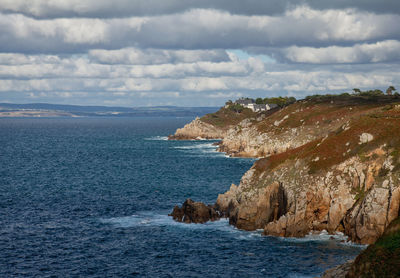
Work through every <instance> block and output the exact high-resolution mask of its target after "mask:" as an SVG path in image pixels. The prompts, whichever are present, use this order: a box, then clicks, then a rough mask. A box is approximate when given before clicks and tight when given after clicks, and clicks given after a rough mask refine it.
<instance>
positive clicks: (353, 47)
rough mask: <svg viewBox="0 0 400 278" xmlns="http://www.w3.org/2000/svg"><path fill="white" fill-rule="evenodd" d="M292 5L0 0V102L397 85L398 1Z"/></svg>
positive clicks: (179, 97)
mask: <svg viewBox="0 0 400 278" xmlns="http://www.w3.org/2000/svg"><path fill="white" fill-rule="evenodd" d="M298 3H299V1H295V0H282V1H280V0H279V1H278V0H271V1H258V0H249V1H238V0H213V1H211V0H202V1H198V0H187V1H186V0H185V1H181V0H164V1H160V0H147V1H140V0H133V1H131V0H115V1H108V0H107V1H106V0H96V1H95V0H86V1H85V0H80V1H77V0H70V1H62V0H51V1H44V0H35V1H23V0H12V1H11V0H0V101H4V100H7V101H13V102H32V101H35V102H40V101H42V102H53V103H54V102H61V103H74V104H79V103H80V104H100V105H101V104H106V105H111V104H112V105H123V106H128V105H134V106H138V105H150V104H152V105H163V104H164V105H165V104H167V103H173V104H176V105H189V106H190V105H199V106H200V105H201V106H208V105H222V104H223V103H224V102H225V101H226V100H227V99H228V98H231V99H233V98H236V97H240V96H252V97H257V96H263V97H265V96H277V95H292V96H296V97H302V96H305V95H308V94H312V93H326V92H329V93H337V92H343V91H346V90H347V91H349V90H350V89H351V88H354V87H357V88H362V89H371V88H380V89H384V88H385V87H387V86H389V85H394V86H396V84H397V83H396V82H398V80H400V73H399V72H398V70H397V69H398V66H399V63H400V59H399V58H400V54H399V53H400V29H399V28H397V26H398V22H400V13H399V6H400V2H399V1H392V0H387V1H384V3H382V2H377V1H372V0H354V1H344V0H337V1H327V0H319V1H317V0H304V1H301V5H299V4H298ZM19 99H20V100H21V101H18V100H19Z"/></svg>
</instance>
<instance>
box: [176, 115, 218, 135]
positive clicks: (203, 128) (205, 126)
mask: <svg viewBox="0 0 400 278" xmlns="http://www.w3.org/2000/svg"><path fill="white" fill-rule="evenodd" d="M225 133H226V131H225V130H223V129H220V128H217V127H215V126H213V125H211V124H209V123H206V122H203V121H201V120H200V119H199V118H196V119H195V120H193V121H192V122H190V123H188V124H187V125H185V126H184V127H183V128H179V129H178V130H177V131H176V132H175V134H174V135H171V136H169V137H168V138H169V139H170V140H193V139H222V138H224V137H225Z"/></svg>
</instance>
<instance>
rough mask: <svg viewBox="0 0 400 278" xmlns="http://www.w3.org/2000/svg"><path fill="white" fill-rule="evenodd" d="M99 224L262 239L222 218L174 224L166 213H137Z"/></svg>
mask: <svg viewBox="0 0 400 278" xmlns="http://www.w3.org/2000/svg"><path fill="white" fill-rule="evenodd" d="M100 222H101V223H103V224H110V225H112V226H114V227H116V228H133V227H145V226H149V227H151V226H153V227H155V226H158V227H165V226H173V227H176V228H179V229H190V230H210V231H211V232H213V231H214V232H215V231H222V232H224V233H225V234H226V235H230V236H232V237H233V238H235V239H236V240H244V241H248V240H260V239H261V238H262V232H261V231H243V230H239V229H237V228H235V227H234V226H231V225H229V220H228V219H225V218H222V219H220V220H217V221H209V222H206V223H203V224H195V223H190V224H187V223H181V222H176V221H174V220H173V219H172V217H170V216H168V212H165V213H160V212H158V213H154V212H138V213H136V214H134V215H131V216H122V217H112V218H101V219H100Z"/></svg>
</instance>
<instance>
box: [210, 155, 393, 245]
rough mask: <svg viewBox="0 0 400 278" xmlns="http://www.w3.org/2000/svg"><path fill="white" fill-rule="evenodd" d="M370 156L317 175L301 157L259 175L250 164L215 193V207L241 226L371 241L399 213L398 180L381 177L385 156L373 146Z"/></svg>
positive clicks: (275, 232)
mask: <svg viewBox="0 0 400 278" xmlns="http://www.w3.org/2000/svg"><path fill="white" fill-rule="evenodd" d="M371 157H374V158H373V159H370V160H369V161H368V162H365V161H364V162H363V161H361V160H360V158H358V157H351V158H350V159H347V160H346V161H344V162H342V163H340V164H339V165H335V166H333V167H331V168H330V169H329V171H322V172H320V173H318V174H310V173H309V171H308V166H307V164H306V163H305V162H304V161H301V160H297V161H289V162H287V163H285V164H283V165H282V166H280V167H279V168H278V169H275V170H274V171H265V172H261V173H260V172H259V171H257V169H256V167H254V166H253V167H252V169H250V170H249V171H248V172H247V173H246V174H245V175H244V176H243V178H242V180H241V183H240V185H239V186H235V185H233V186H231V189H230V190H229V191H228V192H226V193H225V194H221V195H219V197H218V200H217V203H216V206H217V207H219V208H221V211H222V212H223V213H224V214H225V215H227V216H228V217H229V219H230V223H231V224H233V225H235V226H236V227H238V228H240V229H244V230H254V229H264V233H265V234H266V235H274V236H293V237H299V236H304V235H306V234H308V233H309V232H311V231H322V230H327V231H328V232H330V233H333V232H337V231H339V232H344V233H345V234H346V235H348V236H349V238H350V239H351V240H352V241H354V242H359V243H363V244H370V243H373V242H375V241H376V239H377V238H378V237H379V236H380V235H381V234H382V233H383V231H384V229H385V227H386V226H387V225H388V223H390V221H391V220H393V219H395V218H396V217H397V216H398V215H399V202H400V187H399V182H398V181H396V182H395V181H394V177H392V176H391V175H390V174H387V175H385V176H381V175H382V174H381V173H382V171H381V169H382V167H383V165H385V164H386V166H385V167H388V166H387V164H388V163H389V164H390V156H388V154H386V153H385V152H383V151H382V149H378V150H374V151H372V152H371ZM389 167H390V166H389Z"/></svg>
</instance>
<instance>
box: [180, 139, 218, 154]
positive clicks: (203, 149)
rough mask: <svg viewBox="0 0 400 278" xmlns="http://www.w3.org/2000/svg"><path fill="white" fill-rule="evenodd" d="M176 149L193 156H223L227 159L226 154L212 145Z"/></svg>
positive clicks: (187, 146) (195, 145)
mask: <svg viewBox="0 0 400 278" xmlns="http://www.w3.org/2000/svg"><path fill="white" fill-rule="evenodd" d="M173 148H174V149H177V150H181V151H183V152H185V153H189V154H191V155H193V154H194V155H212V156H221V157H226V155H225V153H221V152H219V151H218V150H217V147H216V146H214V145H213V142H212V143H200V144H199V143H197V144H192V145H186V146H175V147H173Z"/></svg>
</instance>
